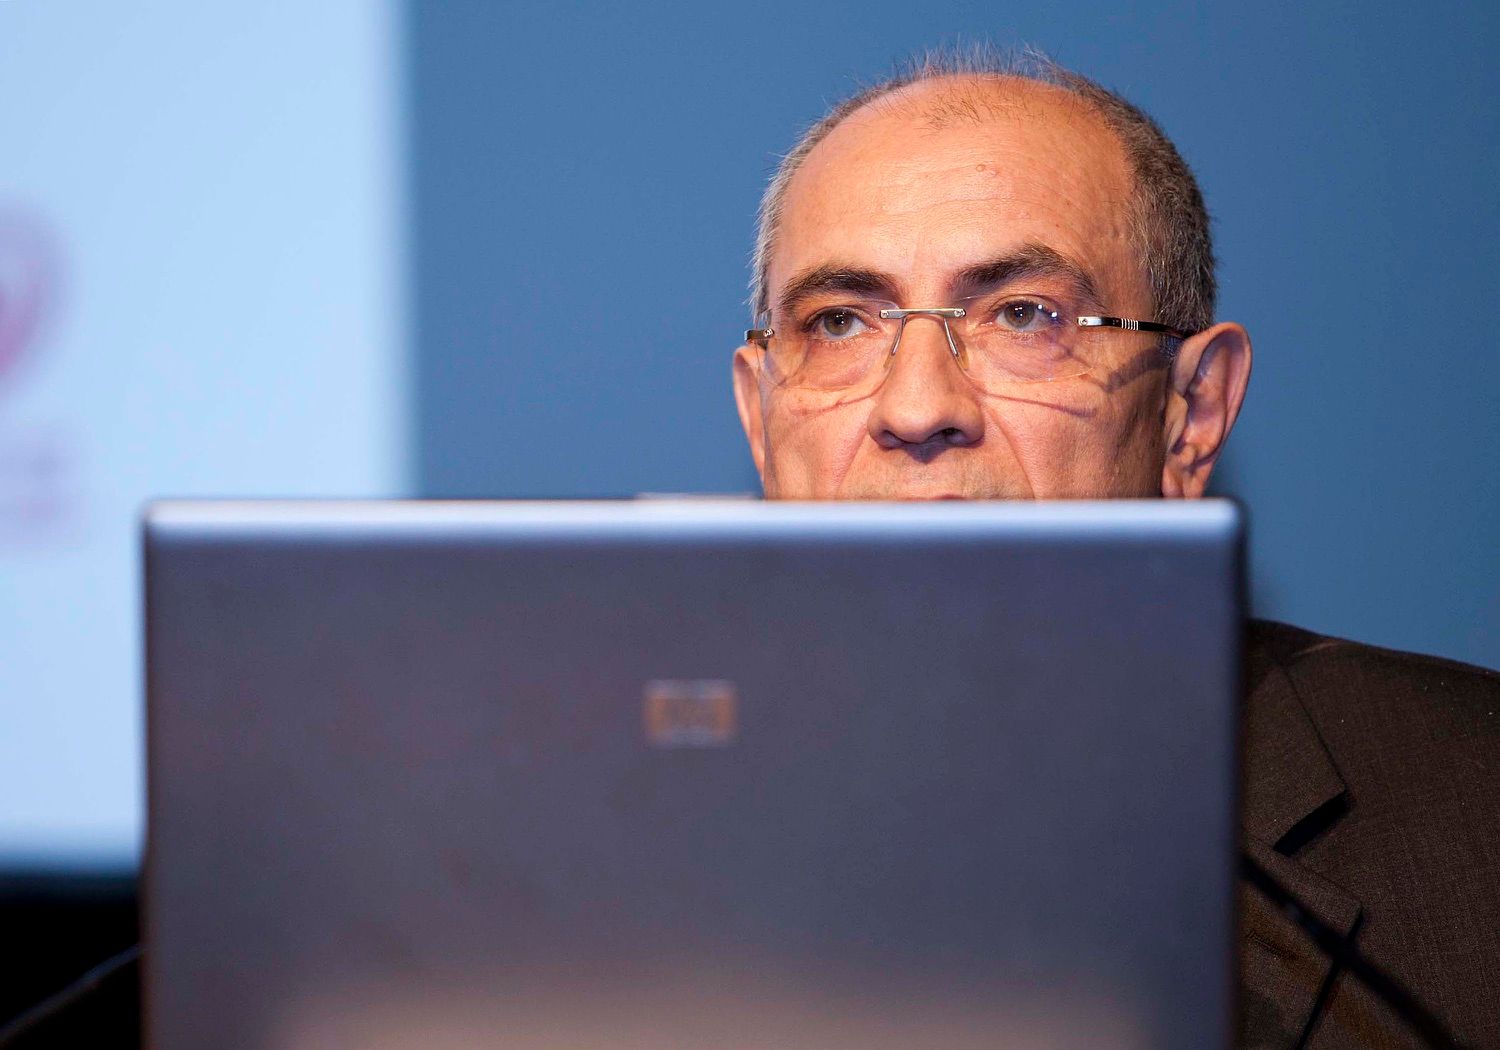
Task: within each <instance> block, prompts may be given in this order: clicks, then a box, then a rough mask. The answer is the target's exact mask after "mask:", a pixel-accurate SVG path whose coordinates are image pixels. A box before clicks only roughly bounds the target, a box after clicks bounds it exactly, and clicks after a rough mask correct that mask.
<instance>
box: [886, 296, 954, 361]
mask: <svg viewBox="0 0 1500 1050" xmlns="http://www.w3.org/2000/svg"><path fill="white" fill-rule="evenodd" d="M880 316H881V317H882V318H883V319H885V320H888V321H897V322H898V326H897V328H896V338H895V339H894V340H892V342H891V354H892V355H893V356H894V355H895V353H896V351H897V350H898V349H900V347H901V339H902V337H903V336H904V335H905V334H906V323H907V322H908V321H909V320H911V319H912V318H913V317H930V318H932V319H933V320H935V321H937V322H938V323H939V324H941V325H942V326H943V338H944V339H946V340H947V342H948V352H949V353H950V354H952V355H953V357H954V359H955V360H962V359H961V357H960V354H959V349H958V342H957V340H955V339H954V338H953V327H952V325H950V324H949V323H948V322H949V321H950V320H958V319H959V318H961V317H963V316H965V312H964V309H963V307H961V306H927V307H916V308H913V309H910V310H904V309H886V310H881V311H880Z"/></svg>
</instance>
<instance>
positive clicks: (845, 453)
mask: <svg viewBox="0 0 1500 1050" xmlns="http://www.w3.org/2000/svg"><path fill="white" fill-rule="evenodd" d="M762 411H763V414H764V418H765V428H766V494H767V495H768V496H778V497H780V498H782V499H813V498H826V497H829V496H832V495H834V494H835V493H836V492H837V491H838V487H839V484H840V483H841V482H842V480H843V478H844V475H845V474H846V473H847V472H848V470H849V466H850V464H851V463H852V462H853V460H854V457H855V456H856V455H857V454H858V452H859V447H860V442H861V441H862V440H863V438H864V437H865V434H866V419H867V417H868V416H869V404H868V401H867V400H864V401H857V402H848V403H837V402H835V403H829V402H828V401H827V400H826V398H811V397H807V396H805V395H798V394H796V393H789V392H779V393H776V394H773V395H771V396H769V397H767V398H766V399H765V400H764V401H763V402H762Z"/></svg>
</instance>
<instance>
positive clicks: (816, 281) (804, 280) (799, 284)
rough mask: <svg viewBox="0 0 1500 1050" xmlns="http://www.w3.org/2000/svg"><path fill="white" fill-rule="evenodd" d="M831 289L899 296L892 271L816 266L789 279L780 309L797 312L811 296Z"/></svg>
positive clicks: (779, 301)
mask: <svg viewBox="0 0 1500 1050" xmlns="http://www.w3.org/2000/svg"><path fill="white" fill-rule="evenodd" d="M827 292H853V293H855V294H856V295H861V296H865V297H866V298H872V299H873V298H878V299H887V300H889V301H891V302H896V301H897V299H898V290H897V287H896V279H895V278H894V277H892V276H891V275H890V274H885V273H881V272H879V271H878V270H862V269H860V268H858V267H854V266H814V267H812V268H810V269H807V270H803V271H802V272H801V273H799V274H797V275H796V276H795V277H793V278H792V279H791V281H790V282H788V284H787V286H786V287H785V288H784V289H782V292H781V294H780V295H779V296H777V298H776V309H777V311H778V312H779V313H780V314H781V315H782V316H787V315H789V314H792V313H795V312H796V310H797V307H798V306H800V305H802V303H804V302H806V301H807V300H808V299H811V298H812V297H813V296H815V295H822V294H825V293H827Z"/></svg>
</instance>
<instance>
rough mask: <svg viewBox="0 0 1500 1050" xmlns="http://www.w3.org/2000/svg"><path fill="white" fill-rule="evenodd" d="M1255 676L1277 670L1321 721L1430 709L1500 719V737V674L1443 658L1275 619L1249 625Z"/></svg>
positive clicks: (1498, 727)
mask: <svg viewBox="0 0 1500 1050" xmlns="http://www.w3.org/2000/svg"><path fill="white" fill-rule="evenodd" d="M1248 643H1249V644H1248V645H1247V657H1248V661H1249V663H1250V667H1251V674H1252V676H1257V675H1263V674H1264V673H1265V672H1266V670H1267V668H1268V667H1269V666H1273V665H1274V666H1277V667H1279V668H1281V669H1282V670H1284V671H1285V672H1286V673H1287V674H1289V675H1290V676H1291V677H1292V678H1293V680H1294V681H1296V683H1297V685H1298V692H1299V693H1300V695H1301V697H1302V700H1303V702H1304V703H1305V704H1306V705H1307V706H1308V708H1309V714H1311V715H1312V716H1313V717H1314V719H1315V720H1316V721H1319V722H1321V721H1322V720H1323V718H1322V717H1320V716H1325V717H1326V716H1327V715H1330V714H1335V715H1336V714H1347V711H1345V709H1346V708H1348V707H1350V706H1358V707H1360V708H1371V707H1377V708H1378V707H1384V706H1386V705H1391V704H1394V705H1397V706H1401V707H1408V708H1409V707H1411V706H1413V705H1415V706H1428V707H1432V708H1434V709H1435V710H1436V711H1440V712H1446V713H1448V714H1450V715H1453V716H1454V717H1459V718H1464V717H1471V718H1472V717H1478V718H1480V719H1481V720H1483V721H1489V720H1491V719H1493V725H1492V726H1491V729H1492V730H1494V731H1500V672H1497V671H1492V670H1489V669H1488V668H1484V667H1478V666H1475V665H1474V664H1466V663H1460V662H1459V661H1457V660H1447V659H1444V658H1442V657H1438V656H1427V655H1424V654H1421V653H1409V652H1403V651H1401V650H1398V649H1383V648H1381V647H1379V646H1374V645H1364V644H1361V643H1359V642H1353V641H1349V640H1348V639H1345V638H1334V637H1330V636H1328V635H1322V634H1316V633H1314V632H1312V631H1306V630H1303V629H1302V628H1300V627H1292V626H1290V625H1288V624H1283V623H1275V622H1272V621H1269V620H1252V621H1251V622H1250V625H1249V636H1248Z"/></svg>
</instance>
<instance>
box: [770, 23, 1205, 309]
mask: <svg viewBox="0 0 1500 1050" xmlns="http://www.w3.org/2000/svg"><path fill="white" fill-rule="evenodd" d="M1042 107H1045V108H1048V109H1050V110H1051V111H1052V112H1053V113H1055V114H1066V115H1067V117H1068V119H1069V120H1070V122H1071V123H1073V125H1074V126H1075V127H1078V128H1080V129H1087V130H1086V131H1085V132H1084V133H1085V134H1087V135H1088V136H1089V137H1090V138H1096V137H1099V136H1101V135H1102V136H1104V137H1106V138H1109V139H1112V141H1113V143H1114V144H1115V145H1116V147H1117V149H1118V151H1119V152H1120V153H1121V154H1122V155H1123V156H1124V158H1125V161H1126V164H1127V166H1128V169H1129V171H1130V173H1131V192H1130V194H1129V199H1128V209H1129V214H1128V215H1127V222H1128V224H1129V228H1130V232H1131V236H1132V237H1133V239H1134V244H1135V248H1136V252H1137V255H1138V260H1139V265H1140V266H1141V267H1142V268H1143V270H1144V272H1145V273H1146V275H1147V279H1148V281H1149V283H1150V285H1151V288H1152V298H1153V309H1154V312H1155V313H1156V315H1157V316H1158V317H1160V318H1161V319H1162V320H1164V321H1165V322H1167V323H1168V324H1170V325H1172V327H1174V328H1178V329H1181V330H1183V331H1189V332H1192V331H1199V330H1201V329H1203V328H1206V327H1207V326H1208V325H1209V324H1210V323H1211V322H1212V320H1213V312H1214V295H1215V280H1214V262H1213V251H1212V243H1211V240H1210V235H1209V228H1208V216H1207V213H1206V211H1205V209H1204V207H1203V200H1202V195H1201V194H1200V192H1199V190H1198V186H1197V183H1196V181H1195V180H1194V179H1193V176H1192V173H1191V171H1190V170H1189V169H1188V168H1187V165H1186V164H1185V163H1183V161H1182V158H1181V157H1180V156H1179V155H1178V153H1177V150H1176V149H1175V147H1173V145H1172V143H1171V142H1170V140H1168V139H1167V138H1166V136H1165V135H1164V134H1163V133H1162V132H1161V129H1160V128H1158V127H1157V126H1156V124H1155V123H1154V122H1152V121H1151V119H1150V118H1149V117H1147V116H1146V115H1145V114H1144V113H1142V112H1141V111H1140V110H1138V109H1137V108H1136V107H1134V106H1133V105H1131V104H1130V103H1129V102H1127V101H1125V100H1124V99H1123V98H1121V97H1120V96H1118V95H1116V94H1114V93H1113V92H1110V91H1108V90H1106V89H1104V88H1103V87H1100V86H1099V85H1098V84H1095V83H1094V82H1093V81H1091V80H1089V79H1088V78H1086V77H1083V76H1081V75H1079V74H1077V73H1073V72H1071V71H1069V70H1065V69H1063V68H1061V67H1060V66H1057V65H1056V64H1055V63H1052V62H1050V61H1049V60H1046V59H1044V58H1041V57H1039V56H1036V55H1027V56H1024V57H1023V58H1021V59H1014V58H1000V57H997V56H995V55H993V54H991V53H987V52H980V53H970V54H961V55H960V54H939V55H930V56H927V57H925V58H924V59H922V60H921V61H920V62H918V63H915V64H913V65H912V66H911V67H910V68H909V69H908V70H907V71H906V72H904V73H902V74H901V75H899V76H896V77H893V78H891V79H889V80H887V81H884V82H882V83H880V84H877V85H875V86H873V87H871V88H868V89H866V90H865V91H862V92H860V93H859V94H857V95H855V96H853V97H851V98H850V99H847V100H845V101H844V102H843V103H841V104H839V105H838V106H835V107H834V108H833V109H832V110H831V111H830V112H829V113H828V114H827V115H826V116H825V117H824V118H823V119H822V120H820V121H819V122H818V123H816V124H815V125H813V126H812V127H811V128H810V129H809V130H808V131H807V132H806V133H805V134H804V135H803V136H802V138H801V139H800V140H799V141H798V143H797V144H796V146H794V147H793V149H792V150H791V152H789V153H788V154H787V155H786V157H785V159H783V161H782V163H781V165H780V166H779V168H778V169H777V172H776V174H775V176H774V177H773V179H772V180H771V183H770V185H769V186H768V187H767V189H766V193H765V195H764V196H763V198H762V200H761V208H760V216H759V223H758V229H757V234H756V245H755V252H754V256H753V260H752V274H751V286H750V304H751V311H752V314H753V316H754V317H756V318H762V317H764V316H765V314H766V312H767V310H768V309H769V307H770V305H771V304H770V299H769V294H768V293H769V288H768V285H767V276H768V270H769V268H770V264H771V259H772V255H773V251H774V248H775V244H776V240H777V238H778V236H779V234H780V231H781V229H782V227H783V225H784V223H785V214H784V212H785V203H786V196H787V193H788V190H789V189H790V187H791V184H792V182H793V181H794V180H795V178H796V176H797V173H798V172H799V171H800V170H801V168H802V166H803V165H804V164H805V163H806V161H807V159H808V157H809V156H810V155H811V154H812V153H813V152H814V151H815V150H816V149H817V147H818V146H819V145H820V144H821V143H822V142H823V141H824V140H825V139H827V138H828V137H829V136H830V135H832V134H833V133H834V131H835V130H836V129H838V128H840V127H841V126H842V125H843V124H844V123H845V122H846V121H848V120H850V119H851V118H854V117H856V116H858V117H859V118H860V120H868V119H872V118H881V117H885V118H890V120H891V122H892V124H893V125H906V126H909V127H910V128H911V129H912V130H924V129H925V130H927V131H932V132H939V131H943V130H946V129H950V128H952V127H954V126H955V125H962V124H976V123H980V122H984V121H993V120H995V119H998V118H1002V117H1007V116H1015V115H1018V114H1019V115H1021V116H1024V115H1026V114H1028V113H1031V114H1035V113H1036V112H1037V111H1038V109H1039V108H1042ZM1090 124H1092V126H1091V127H1090ZM1074 145H1076V143H1075V144H1067V147H1068V148H1072V146H1074Z"/></svg>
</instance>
